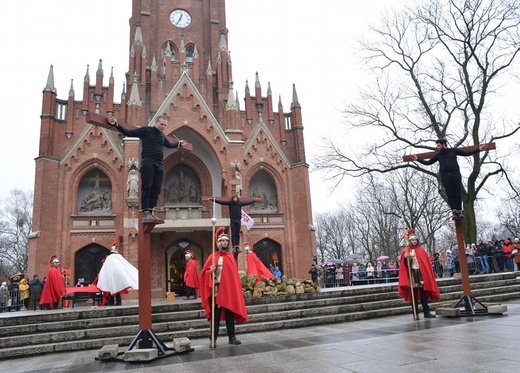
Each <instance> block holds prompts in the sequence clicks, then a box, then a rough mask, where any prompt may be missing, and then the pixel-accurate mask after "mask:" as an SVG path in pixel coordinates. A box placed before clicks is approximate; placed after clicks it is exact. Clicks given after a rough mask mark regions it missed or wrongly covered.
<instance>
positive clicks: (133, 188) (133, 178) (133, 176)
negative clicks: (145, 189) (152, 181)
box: [126, 167, 139, 198]
mask: <svg viewBox="0 0 520 373" xmlns="http://www.w3.org/2000/svg"><path fill="white" fill-rule="evenodd" d="M126 190H127V191H128V197H130V198H137V197H138V196H139V172H138V171H137V168H135V167H131V168H130V171H129V172H128V180H127V181H126Z"/></svg>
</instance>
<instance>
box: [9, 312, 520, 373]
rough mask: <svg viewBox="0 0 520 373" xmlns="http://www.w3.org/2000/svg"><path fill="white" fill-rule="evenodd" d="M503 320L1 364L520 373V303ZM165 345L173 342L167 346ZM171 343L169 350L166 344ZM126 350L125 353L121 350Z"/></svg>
mask: <svg viewBox="0 0 520 373" xmlns="http://www.w3.org/2000/svg"><path fill="white" fill-rule="evenodd" d="M507 307H508V311H507V313H506V314H504V315H502V316H497V315H494V316H476V317H461V318H445V317H437V318H436V319H427V320H425V319H422V318H421V320H420V321H413V319H412V315H411V314H410V315H398V316H388V317H381V318H377V319H371V320H362V321H355V322H348V323H341V324H329V325H323V326H312V327H308V328H298V329H286V330H279V331H270V332H263V333H251V334H241V335H239V336H238V337H239V339H241V340H242V345H240V346H230V345H228V344H227V337H225V336H220V337H219V340H218V343H217V348H216V349H210V348H209V340H208V339H205V338H204V339H193V340H192V341H191V342H192V347H193V348H194V351H193V352H190V353H187V354H181V355H173V356H168V357H166V358H163V359H158V360H155V361H152V362H149V363H128V362H120V361H112V362H100V361H97V360H95V358H96V357H97V356H98V350H91V351H77V352H68V353H57V354H50V355H42V356H35V357H28V358H21V359H12V360H8V361H1V362H0V368H1V372H6V373H7V372H9V373H16V372H42V373H43V372H74V373H87V372H150V373H158V372H201V373H210V372H225V373H231V372H240V373H282V372H295V373H306V372H308V373H316V372H324V373H334V372H366V373H378V372H381V373H383V372H384V373H392V372H483V373H484V372H486V373H488V372H519V371H520V353H518V352H517V351H518V346H520V302H511V303H508V304H507ZM164 342H168V341H164ZM167 344H168V343H167ZM126 348H127V346H121V348H120V351H124V350H125V349H126Z"/></svg>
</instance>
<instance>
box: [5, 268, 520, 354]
mask: <svg viewBox="0 0 520 373" xmlns="http://www.w3.org/2000/svg"><path fill="white" fill-rule="evenodd" d="M438 283H439V287H440V289H441V294H442V299H441V301H438V302H431V308H432V309H435V308H437V307H453V305H454V304H455V303H456V302H457V301H458V300H459V299H460V298H461V297H462V285H461V283H460V280H455V279H440V280H439V281H438ZM471 290H472V295H473V296H474V297H475V298H476V299H478V300H479V301H480V302H493V303H500V302H507V301H509V300H511V299H517V298H520V279H517V277H516V274H515V273H504V274H492V275H479V276H472V277H471ZM247 310H248V314H249V322H248V323H246V324H239V325H237V332H238V333H253V332H260V331H267V330H277V329H283V328H297V327H303V326H310V325H320V324H333V323H340V322H348V321H355V320H362V319H368V318H375V317H381V316H388V315H397V314H404V313H410V311H411V310H410V305H409V304H408V303H405V302H403V300H402V299H400V298H399V297H398V296H397V284H396V283H392V284H377V285H370V286H359V287H355V286H354V287H348V288H341V289H338V290H331V289H327V290H326V291H322V292H320V293H314V294H302V295H290V296H285V297H269V298H261V299H249V300H248V301H247ZM138 312H139V311H138V307H137V306H122V307H107V308H98V309H83V310H81V309H79V308H75V309H67V310H63V312H59V311H50V312H38V313H34V314H25V315H21V316H17V315H11V314H10V315H9V317H2V318H0V359H5V358H14V357H23V356H28V355H36V354H43V353H53V352H64V351H74V350H84V349H99V348H101V347H102V346H104V345H107V344H119V345H120V346H122V347H124V346H128V345H130V343H132V341H133V340H134V338H135V336H136V335H137V333H138V332H139V317H138ZM152 312H153V316H152V324H153V332H154V333H155V334H156V335H157V336H158V337H159V338H160V339H161V340H162V341H163V342H165V343H167V342H170V341H171V340H172V339H173V338H180V337H188V338H204V337H208V336H209V323H208V322H207V321H206V319H205V317H204V313H203V311H202V309H201V307H200V303H199V302H189V303H188V302H187V303H180V302H179V303H168V304H160V305H154V306H153V307H152ZM222 332H223V331H222ZM222 332H221V333H222Z"/></svg>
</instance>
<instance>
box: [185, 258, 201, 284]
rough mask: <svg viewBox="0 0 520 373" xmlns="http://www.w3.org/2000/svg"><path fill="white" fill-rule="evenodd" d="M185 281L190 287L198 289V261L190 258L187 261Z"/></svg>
mask: <svg viewBox="0 0 520 373" xmlns="http://www.w3.org/2000/svg"><path fill="white" fill-rule="evenodd" d="M184 283H185V284H186V286H189V287H190V288H194V289H198V288H199V287H200V280H199V274H198V272H197V263H196V262H195V261H194V260H193V259H190V260H188V261H187V262H186V271H184Z"/></svg>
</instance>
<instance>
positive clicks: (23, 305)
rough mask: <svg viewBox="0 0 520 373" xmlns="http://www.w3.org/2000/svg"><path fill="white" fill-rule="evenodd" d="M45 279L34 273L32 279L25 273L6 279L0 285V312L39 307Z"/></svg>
mask: <svg viewBox="0 0 520 373" xmlns="http://www.w3.org/2000/svg"><path fill="white" fill-rule="evenodd" d="M44 284H45V279H44V281H40V279H39V277H38V275H34V276H33V279H32V280H31V281H27V278H26V277H25V276H23V275H15V276H11V277H10V278H8V279H6V280H5V281H3V282H2V285H1V286H0V312H15V311H25V310H28V309H36V307H39V302H40V296H41V293H42V290H43V286H44Z"/></svg>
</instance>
